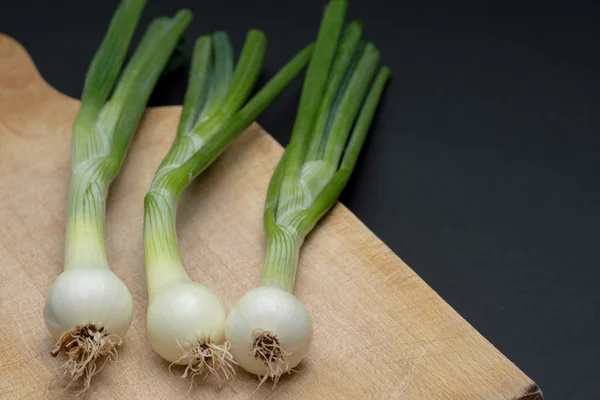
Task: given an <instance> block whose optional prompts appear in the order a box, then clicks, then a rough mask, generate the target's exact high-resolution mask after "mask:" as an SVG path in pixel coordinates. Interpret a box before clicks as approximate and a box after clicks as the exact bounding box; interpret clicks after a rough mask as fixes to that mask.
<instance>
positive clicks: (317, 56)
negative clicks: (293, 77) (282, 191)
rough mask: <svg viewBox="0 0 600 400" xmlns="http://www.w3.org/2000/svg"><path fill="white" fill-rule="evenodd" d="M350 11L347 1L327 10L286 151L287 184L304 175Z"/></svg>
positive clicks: (335, 1) (336, 2) (337, 1)
mask: <svg viewBox="0 0 600 400" xmlns="http://www.w3.org/2000/svg"><path fill="white" fill-rule="evenodd" d="M347 7H348V5H347V2H346V1H345V0H333V1H331V2H330V3H329V4H328V5H327V6H326V7H325V12H324V14H323V19H322V21H321V27H320V28H319V34H318V36H317V42H316V44H315V51H314V55H313V57H312V59H311V61H310V64H309V65H308V69H307V71H306V78H305V79H304V85H303V86H302V95H301V96H300V104H299V105H298V112H297V114H296V120H295V122H294V128H293V130H292V137H291V139H290V143H289V144H288V146H287V148H286V152H287V156H286V163H285V169H286V174H285V177H284V180H292V181H293V180H295V179H297V178H298V175H299V174H300V169H301V168H302V163H303V161H304V156H305V153H306V151H307V143H308V142H309V140H310V135H311V133H312V130H313V128H314V123H315V119H316V117H317V113H318V111H319V106H320V104H321V97H322V95H323V91H324V90H325V85H326V84H327V78H328V75H329V70H330V69H331V64H332V63H333V58H334V55H335V50H336V47H337V42H338V38H339V36H340V32H341V31H342V28H343V25H344V17H345V15H346V9H347Z"/></svg>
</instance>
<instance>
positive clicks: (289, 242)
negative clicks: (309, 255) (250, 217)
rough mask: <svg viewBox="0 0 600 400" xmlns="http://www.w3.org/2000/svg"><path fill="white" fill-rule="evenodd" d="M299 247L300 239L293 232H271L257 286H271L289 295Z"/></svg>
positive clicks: (278, 230) (294, 277)
mask: <svg viewBox="0 0 600 400" xmlns="http://www.w3.org/2000/svg"><path fill="white" fill-rule="evenodd" d="M301 246H302V239H301V238H299V237H298V236H297V235H296V234H295V233H294V232H290V231H288V230H285V229H277V230H276V231H275V232H273V233H272V234H271V235H270V236H269V237H268V243H267V251H266V254H265V262H264V264H263V268H262V272H261V277H260V282H259V286H273V287H277V288H280V289H283V290H286V291H288V292H290V293H291V292H292V291H293V289H294V281H295V279H296V266H297V264H298V255H299V254H300V247H301Z"/></svg>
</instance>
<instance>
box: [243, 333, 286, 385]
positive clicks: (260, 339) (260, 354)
mask: <svg viewBox="0 0 600 400" xmlns="http://www.w3.org/2000/svg"><path fill="white" fill-rule="evenodd" d="M252 336H253V338H254V346H253V347H252V352H253V353H254V357H256V358H257V359H259V360H262V361H263V362H264V363H265V366H266V367H267V372H266V373H265V375H263V376H260V375H258V378H259V379H260V383H259V385H258V387H257V388H256V390H258V388H259V387H260V386H261V385H262V384H263V383H265V382H266V381H267V379H269V378H271V379H272V380H273V389H275V387H276V386H277V382H279V378H281V375H283V374H284V373H288V374H291V373H292V372H296V371H294V370H293V369H289V364H288V363H287V362H286V361H285V360H284V357H285V356H289V355H290V354H291V353H288V352H286V351H285V350H284V349H283V347H281V343H280V342H279V339H277V336H275V334H273V333H272V332H269V331H266V330H264V329H255V330H254V331H252Z"/></svg>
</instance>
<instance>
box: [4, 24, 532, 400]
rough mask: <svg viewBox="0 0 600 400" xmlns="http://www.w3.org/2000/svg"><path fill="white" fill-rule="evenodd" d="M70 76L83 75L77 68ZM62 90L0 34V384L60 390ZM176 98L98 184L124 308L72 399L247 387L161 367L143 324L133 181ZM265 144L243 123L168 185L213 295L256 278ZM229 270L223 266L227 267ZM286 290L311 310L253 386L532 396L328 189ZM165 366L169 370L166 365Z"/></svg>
mask: <svg viewBox="0 0 600 400" xmlns="http://www.w3.org/2000/svg"><path fill="white" fill-rule="evenodd" d="M81 79H83V76H82V77H81ZM78 104H79V103H78V101H76V100H74V99H71V98H69V97H67V96H65V95H62V94H61V93H59V92H57V91H56V90H54V89H53V88H51V87H50V86H49V85H48V84H47V83H46V82H45V81H44V80H43V79H42V78H41V76H40V75H39V73H38V72H37V70H36V68H35V66H34V65H33V63H32V62H31V60H30V58H29V56H28V55H27V53H26V52H25V50H24V49H23V48H22V47H21V46H20V45H19V44H18V43H17V42H15V41H14V40H12V39H10V38H9V37H7V36H2V35H0V281H1V286H0V321H1V324H0V398H2V399H22V398H25V399H62V398H66V397H70V396H72V393H71V391H66V392H65V391H64V390H63V386H64V384H65V378H63V377H62V376H61V374H60V372H59V366H60V363H61V361H63V360H61V359H53V358H51V357H50V356H49V355H48V352H49V350H50V349H51V348H52V345H53V340H52V338H51V337H50V334H49V333H48V332H47V331H46V328H45V327H44V323H43V320H42V307H43V304H44V298H45V295H46V293H47V289H48V287H49V286H50V284H51V282H52V281H53V280H54V278H55V277H56V276H57V275H58V274H59V273H60V271H61V269H62V265H63V249H64V222H65V214H66V204H67V190H68V181H69V158H70V133H71V124H72V122H73V119H74V117H75V114H76V112H77V108H78ZM179 112H180V108H179V107H160V108H154V109H150V110H149V111H148V112H147V113H146V115H145V117H144V120H143V123H142V126H141V128H140V130H139V132H138V134H137V136H136V139H135V140H134V143H133V145H132V147H131V151H130V154H129V156H128V158H127V160H126V162H125V165H124V168H123V171H122V173H121V175H120V176H119V178H118V179H117V180H116V181H115V183H114V185H113V186H112V189H111V193H110V196H109V202H108V212H107V232H108V239H107V246H108V252H109V259H110V263H111V265H112V268H113V270H114V271H115V273H116V274H117V275H119V276H120V277H121V278H122V279H123V280H124V281H125V283H126V284H127V286H128V287H129V288H130V289H131V291H132V293H133V296H134V301H135V318H134V321H133V325H132V328H131V330H130V331H129V333H128V335H127V337H126V338H125V339H126V340H125V344H124V345H123V347H122V348H121V350H120V359H119V362H118V363H116V364H112V365H108V366H107V367H106V368H105V369H104V370H103V371H102V372H101V373H100V374H99V375H98V376H96V378H95V381H94V385H93V388H92V390H91V391H90V392H89V393H88V395H87V397H86V398H87V399H192V398H195V399H196V398H223V399H225V398H248V397H250V396H251V395H252V394H253V391H254V390H255V388H256V386H257V380H256V379H255V377H253V376H250V375H249V374H247V373H245V372H243V371H239V372H238V374H237V376H236V377H235V378H234V379H233V380H232V381H230V382H228V383H227V384H226V385H225V386H224V387H223V388H222V389H219V388H217V386H216V384H215V382H214V381H211V380H205V381H199V382H197V384H196V385H195V387H194V388H193V389H192V390H190V391H188V389H189V382H188V381H184V380H182V379H180V378H179V377H178V376H176V375H170V374H169V372H168V371H167V366H168V364H167V363H166V362H164V361H163V360H162V359H161V358H160V357H159V356H157V355H156V354H155V353H154V352H153V351H152V349H151V348H150V344H149V343H148V341H147V339H146V333H145V310H146V305H147V293H146V284H145V277H144V268H143V253H142V213H143V202H142V199H143V196H144V193H145V191H146V189H147V188H148V185H149V183H150V179H151V178H152V175H153V173H154V171H155V169H156V168H157V166H158V163H159V161H160V160H161V158H162V157H163V156H164V154H165V153H166V151H167V149H168V146H169V144H170V143H171V140H172V138H173V136H174V134H175V128H176V124H177V120H178V117H179ZM281 153H282V149H281V147H280V146H279V145H278V144H277V143H276V142H275V141H274V140H273V139H272V138H271V137H270V136H269V135H268V134H267V133H265V132H264V131H263V130H261V128H260V127H259V126H258V125H256V124H255V125H252V126H251V127H250V128H249V129H248V130H247V131H246V132H245V133H244V134H243V135H242V136H241V137H240V138H239V139H238V140H236V141H235V143H234V144H233V145H232V146H231V147H230V148H229V149H228V150H227V151H226V152H225V153H224V154H223V155H222V156H221V157H220V159H219V160H218V161H216V162H215V163H214V164H213V165H212V166H211V167H210V168H209V169H208V170H207V171H206V172H205V173H204V174H203V175H202V176H200V177H199V178H198V179H197V180H196V181H195V182H194V183H193V184H192V186H191V187H190V188H189V189H188V190H187V191H186V193H185V194H184V198H183V200H182V202H181V205H180V209H179V214H178V216H179V218H178V236H179V239H180V242H181V250H182V253H183V256H184V262H185V265H186V267H187V270H188V271H189V274H190V276H191V277H192V278H193V279H195V280H198V281H200V282H203V283H205V284H207V285H208V286H209V287H211V288H212V289H213V290H214V291H215V292H216V293H217V294H219V295H220V296H222V298H223V301H224V302H225V305H226V306H227V307H228V308H229V307H231V306H232V305H233V303H234V302H235V301H236V299H238V298H239V297H240V296H241V295H242V294H243V293H244V292H246V291H247V290H248V289H249V288H251V287H253V285H254V284H255V283H256V282H257V279H258V274H259V268H260V265H261V261H262V257H263V252H264V246H265V240H264V235H263V229H262V222H261V221H262V209H263V203H264V197H265V192H266V188H267V184H268V181H269V178H270V175H271V173H272V171H273V169H274V167H275V164H276V162H277V160H278V159H279V157H280V155H281ZM232 278H233V279H232ZM295 293H296V295H297V296H298V297H299V298H300V299H301V300H302V301H303V302H305V304H306V305H307V307H308V309H309V311H310V312H311V314H312V316H313V321H314V326H315V332H314V342H313V348H312V349H311V351H310V354H309V357H308V358H307V360H305V361H304V362H303V363H302V364H300V366H299V368H298V373H297V374H293V375H292V376H286V377H284V378H283V379H282V380H281V381H280V383H279V385H278V386H277V388H276V389H275V390H271V389H270V387H267V386H263V387H261V388H260V389H259V390H258V391H257V392H256V393H255V394H254V397H255V398H286V399H300V398H302V399H308V398H312V399H334V398H358V399H360V398H362V399H366V398H369V399H371V398H372V399H427V400H433V399H488V400H495V399H498V400H500V399H529V400H533V399H541V398H542V394H541V391H540V389H539V388H538V387H537V386H536V385H535V383H533V382H532V381H531V380H530V379H529V378H528V377H527V376H526V375H525V374H524V373H523V372H521V371H520V370H519V369H518V368H517V367H516V366H515V365H514V364H513V363H511V362H510V361H509V360H508V359H507V358H506V357H504V356H503V355H502V354H501V353H500V352H499V351H498V350H496V349H495V348H494V347H493V346H492V345H491V344H490V343H489V342H487V341H486V340H485V339H484V338H483V337H482V336H481V335H480V334H479V333H477V332H476V331H475V329H473V328H472V327H471V326H470V325H469V324H468V323H467V322H466V321H465V320H464V319H462V318H461V317H460V316H459V315H458V314H457V313H456V312H455V311H454V310H453V309H452V308H451V307H450V306H449V305H448V304H446V303H445V302H444V301H443V300H442V299H441V298H440V297H439V296H438V295H437V294H436V293H435V292H434V291H433V290H432V289H431V288H430V287H428V286H427V285H426V284H425V283H424V282H423V281H422V280H421V279H420V278H419V277H418V276H417V275H416V274H415V273H414V271H412V270H411V269H410V268H409V267H408V266H406V264H404V263H403V262H402V261H401V260H400V259H399V258H398V257H397V256H396V255H395V254H393V253H392V251H391V250H390V249H389V248H387V247H386V246H385V245H384V244H383V243H382V242H381V241H380V240H379V239H378V238H377V237H376V236H375V235H374V234H373V233H371V232H370V231H369V230H368V229H367V228H366V227H365V226H364V225H363V224H362V223H361V222H360V221H359V220H358V219H357V218H356V217H355V216H354V215H353V214H352V213H351V212H350V211H348V210H347V209H346V208H345V207H344V206H343V205H341V204H338V205H336V206H335V207H334V209H333V210H332V212H331V213H330V214H329V215H328V216H327V217H326V218H325V219H324V220H323V221H322V223H321V224H320V225H319V226H318V227H317V228H316V230H315V231H314V233H313V234H311V235H310V236H309V238H308V240H307V242H306V245H305V247H304V249H303V252H302V255H301V262H300V267H299V273H298V279H297V284H296V292H295ZM180 372H181V371H180V370H175V373H180Z"/></svg>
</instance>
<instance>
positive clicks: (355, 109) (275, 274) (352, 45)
mask: <svg viewBox="0 0 600 400" xmlns="http://www.w3.org/2000/svg"><path fill="white" fill-rule="evenodd" d="M346 9H347V4H346V1H342V0H332V1H331V2H330V3H329V4H328V5H327V6H326V8H325V12H324V16H323V20H322V23H321V27H320V30H319V34H318V37H317V41H316V45H315V50H314V54H313V56H312V59H311V61H310V64H309V66H308V70H307V74H306V78H305V81H304V86H303V90H302V96H301V98H300V104H299V108H298V113H297V116H296V122H295V124H294V129H293V132H292V137H291V140H290V143H289V144H288V146H287V148H286V150H285V153H284V155H283V157H282V158H281V160H280V162H279V164H278V166H277V168H276V170H275V172H274V173H273V176H272V178H271V182H270V184H269V188H268V191H267V200H266V205H265V212H264V226H265V231H266V235H267V239H268V241H267V249H266V255H265V261H264V266H263V268H262V274H261V278H260V282H259V286H258V287H256V288H254V289H252V290H250V291H249V292H247V293H246V294H245V295H244V296H242V298H241V299H240V300H239V301H238V302H237V304H236V305H235V306H234V307H233V308H232V310H231V312H230V313H229V316H228V318H227V326H226V340H227V341H228V342H229V343H230V344H231V347H230V352H231V354H232V355H233V357H234V359H235V361H236V362H237V363H238V364H239V365H240V366H241V367H243V368H244V369H245V370H246V371H248V372H251V373H253V374H256V375H258V376H259V378H261V384H262V383H263V382H264V381H265V380H266V379H268V378H271V379H273V382H274V385H275V384H276V383H277V380H278V379H279V377H280V376H281V375H282V374H283V373H286V372H287V373H289V372H290V371H291V370H292V368H294V367H295V366H296V365H297V364H298V363H299V362H300V361H301V360H302V359H303V358H304V357H305V356H306V354H307V353H308V351H309V348H310V345H311V341H312V322H311V318H310V315H309V313H308V311H307V309H306V307H305V306H304V304H303V303H302V302H301V301H300V300H299V299H298V298H296V297H295V296H294V295H293V294H292V291H293V288H294V280H295V276H296V267H297V264H298V255H299V251H300V247H301V246H302V243H303V241H304V238H305V237H306V235H308V233H309V232H310V231H311V230H312V229H313V227H314V226H315V224H316V223H317V222H318V221H319V219H321V217H322V216H323V215H324V214H325V213H326V212H327V210H329V209H330V208H331V207H332V206H333V204H334V203H335V201H336V200H337V198H338V197H339V195H340V192H341V191H342V189H343V188H344V186H345V185H346V183H347V182H348V179H349V177H350V174H351V173H352V170H353V169H354V166H355V165H356V161H357V158H358V154H359V152H360V150H361V148H362V146H363V144H364V141H365V137H366V134H367V131H368V129H369V126H370V124H371V122H372V120H373V117H374V114H375V110H376V108H377V104H378V103H379V100H380V98H381V95H382V92H383V89H384V86H385V83H386V81H387V79H388V78H389V74H390V71H389V69H388V68H387V67H383V68H381V69H380V70H379V72H378V73H377V66H378V63H379V52H378V51H377V49H376V48H375V47H374V46H373V44H371V43H364V42H363V41H362V27H361V24H360V23H358V22H352V23H350V24H348V25H347V26H346V27H345V28H343V25H344V16H345V13H346ZM371 83H372V84H371ZM369 87H370V89H369Z"/></svg>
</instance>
